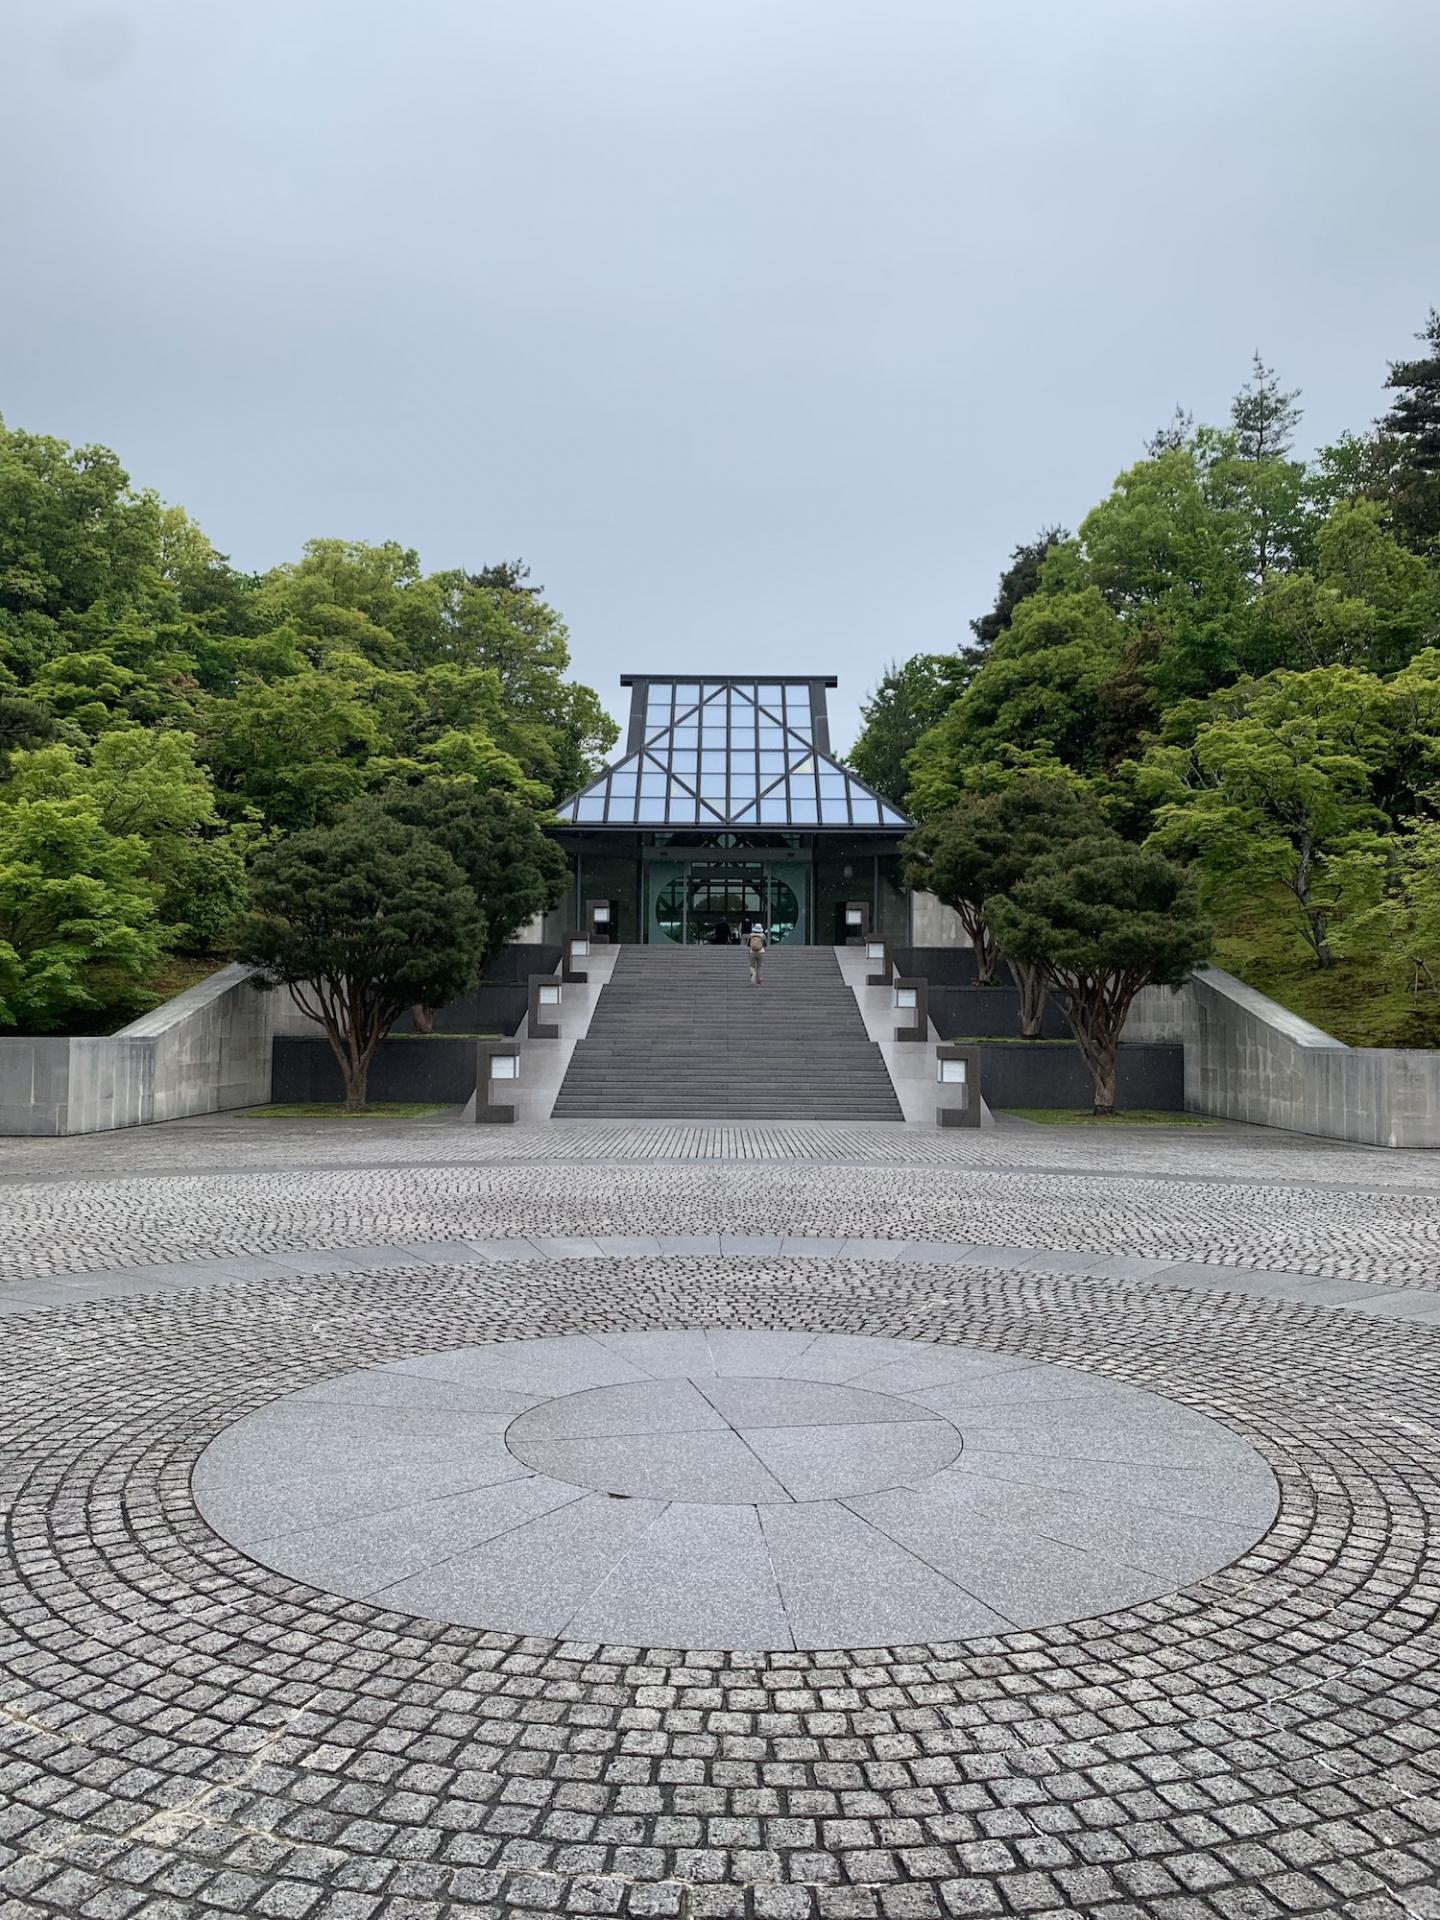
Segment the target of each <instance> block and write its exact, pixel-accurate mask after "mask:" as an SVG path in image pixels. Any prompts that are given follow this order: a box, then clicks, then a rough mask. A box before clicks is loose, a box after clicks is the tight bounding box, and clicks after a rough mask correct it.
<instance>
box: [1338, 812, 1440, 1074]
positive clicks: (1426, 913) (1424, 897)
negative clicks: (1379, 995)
mask: <svg viewBox="0 0 1440 1920" xmlns="http://www.w3.org/2000/svg"><path fill="white" fill-rule="evenodd" d="M1409 827H1410V831H1408V832H1406V833H1400V834H1395V835H1393V836H1392V837H1390V838H1389V839H1387V840H1386V841H1385V842H1384V843H1383V845H1381V846H1379V847H1371V848H1368V849H1366V850H1364V851H1360V852H1356V853H1351V854H1347V855H1342V856H1340V857H1339V858H1338V859H1337V860H1336V862H1335V874H1336V881H1337V884H1338V886H1339V888H1340V890H1341V891H1342V893H1343V894H1344V895H1345V897H1346V900H1347V902H1348V906H1347V911H1346V913H1345V915H1344V917H1343V918H1342V919H1341V920H1340V921H1339V923H1338V925H1337V926H1336V929H1335V934H1334V945H1335V948H1336V951H1337V952H1338V953H1339V954H1341V955H1342V957H1344V958H1347V959H1354V960H1361V961H1363V962H1364V964H1365V966H1366V968H1367V970H1368V971H1369V972H1370V974H1371V975H1372V977H1373V978H1374V980H1375V982H1376V984H1377V985H1378V986H1391V987H1398V988H1399V989H1400V990H1401V991H1402V992H1404V993H1408V994H1409V995H1410V996H1411V998H1412V1003H1413V1008H1414V1015H1413V1020H1414V1025H1415V1026H1416V1027H1417V1028H1418V1029H1419V1030H1420V1031H1419V1034H1418V1035H1417V1037H1419V1038H1421V1039H1423V1040H1424V1041H1425V1042H1426V1043H1428V1044H1434V1041H1435V1038H1436V1029H1437V1026H1440V822H1437V821H1435V820H1416V821H1412V822H1410V823H1409Z"/></svg>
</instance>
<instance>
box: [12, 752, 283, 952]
mask: <svg viewBox="0 0 1440 1920" xmlns="http://www.w3.org/2000/svg"><path fill="white" fill-rule="evenodd" d="M193 747H194V742H193V740H192V738H191V736H190V735H189V734H184V733H151V732H146V731H144V730H143V729H140V728H135V727H130V728H124V729H117V730H115V731H113V732H110V733H105V734H102V735H101V736H100V738H99V739H98V740H97V741H96V742H95V744H94V746H93V747H92V748H90V749H89V750H88V751H87V750H85V749H81V748H77V747H72V746H63V745H53V746H48V747H42V748H38V749H36V750H33V751H30V752H24V753H17V754H13V755H12V756H11V758H10V762H9V769H8V771H9V776H10V777H9V780H8V782H7V783H6V784H5V785H4V786H3V787H0V813H3V809H4V807H5V806H7V805H14V804H15V803H16V802H18V801H21V800H27V799H29V800H81V801H84V802H85V803H86V804H87V805H88V806H89V807H90V808H91V809H92V810H93V812H94V813H95V815H96V817H97V819H98V820H99V822H100V824H101V826H102V827H103V828H104V829H105V831H106V832H107V833H110V834H114V835H117V836H121V837H125V836H133V837H134V838H136V839H138V841H139V842H140V843H141V844H142V845H143V846H144V848H145V858H144V862H143V864H142V866H141V869H140V871H141V873H142V875H143V877H144V878H145V879H146V880H147V881H148V882H149V883H150V885H151V886H152V887H153V889H154V892H155V898H156V902H157V905H158V913H159V918H160V921H161V923H162V925H163V926H164V927H165V929H166V939H167V941H168V942H173V943H176V944H181V945H185V946H188V947H190V948H191V949H192V950H206V949H209V948H210V947H212V946H214V945H216V944H218V943H219V942H221V941H223V940H224V938H225V936H226V934H227V933H228V932H229V929H230V927H231V925H232V923H233V921H234V919H235V916H236V914H237V913H238V912H239V911H240V909H241V907H242V906H243V905H244V901H245V856H246V852H247V849H248V847H249V845H250V844H251V842H252V841H253V839H254V837H255V836H254V830H253V829H252V828H250V827H248V826H247V825H245V824H244V823H242V824H240V825H236V826H230V827H227V826H225V825H223V824H222V822H221V821H220V818H219V816H218V814H217V812H216V809H215V795H214V790H213V788H212V786H211V783H210V778H209V775H208V774H207V773H206V771H205V769H204V768H203V767H201V766H199V765H197V764H196V761H195V759H194V756H193Z"/></svg>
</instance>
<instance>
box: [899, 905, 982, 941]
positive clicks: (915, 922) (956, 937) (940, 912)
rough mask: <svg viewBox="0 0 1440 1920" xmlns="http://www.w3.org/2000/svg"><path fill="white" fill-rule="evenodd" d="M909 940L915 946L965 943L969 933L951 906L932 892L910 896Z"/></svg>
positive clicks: (968, 939) (968, 938)
mask: <svg viewBox="0 0 1440 1920" xmlns="http://www.w3.org/2000/svg"><path fill="white" fill-rule="evenodd" d="M910 944H911V945H912V946H915V947H968V946H969V944H970V936H969V934H968V933H966V931H965V929H964V927H962V926H961V924H960V916H959V914H957V913H956V911H955V909H954V908H953V907H947V906H946V905H945V904H944V903H943V901H940V900H937V899H936V898H935V896H934V894H933V893H912V894H911V896H910Z"/></svg>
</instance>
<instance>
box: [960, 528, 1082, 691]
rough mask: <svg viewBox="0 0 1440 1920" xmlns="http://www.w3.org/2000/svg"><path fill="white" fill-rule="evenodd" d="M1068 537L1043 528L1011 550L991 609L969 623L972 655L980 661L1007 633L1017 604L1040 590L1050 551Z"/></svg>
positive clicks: (1061, 532)
mask: <svg viewBox="0 0 1440 1920" xmlns="http://www.w3.org/2000/svg"><path fill="white" fill-rule="evenodd" d="M1069 538H1070V534H1069V532H1068V531H1067V530H1066V529H1065V528H1064V527H1046V528H1044V529H1043V530H1042V531H1041V532H1040V533H1037V534H1036V536H1035V538H1034V539H1033V540H1022V541H1021V543H1020V545H1019V546H1018V547H1016V548H1015V549H1014V550H1013V552H1012V553H1011V555H1010V564H1009V565H1008V566H1007V567H1006V569H1005V571H1004V572H1003V573H1002V574H1001V576H1000V584H999V585H998V586H997V588H996V589H995V604H994V606H993V607H992V608H991V609H990V611H989V612H988V613H982V614H981V615H980V617H979V618H978V619H977V620H972V621H971V622H970V631H971V633H973V634H974V636H975V645H974V646H973V648H971V649H970V651H971V653H973V654H974V655H975V656H977V657H978V658H979V659H982V660H983V659H984V657H985V656H986V655H987V654H988V653H989V651H990V649H991V648H992V647H993V646H994V644H995V642H996V641H997V640H998V639H999V638H1000V636H1001V634H1002V633H1005V632H1008V630H1009V628H1010V624H1011V622H1012V621H1013V620H1014V618H1015V609H1016V608H1017V607H1018V606H1019V605H1020V602H1021V601H1022V600H1028V599H1029V598H1030V596H1031V594H1032V593H1038V592H1039V591H1040V584H1041V579H1042V576H1043V572H1044V567H1045V562H1046V559H1047V557H1048V555H1049V553H1050V549H1051V548H1052V547H1058V546H1063V545H1064V544H1065V542H1066V541H1068V540H1069Z"/></svg>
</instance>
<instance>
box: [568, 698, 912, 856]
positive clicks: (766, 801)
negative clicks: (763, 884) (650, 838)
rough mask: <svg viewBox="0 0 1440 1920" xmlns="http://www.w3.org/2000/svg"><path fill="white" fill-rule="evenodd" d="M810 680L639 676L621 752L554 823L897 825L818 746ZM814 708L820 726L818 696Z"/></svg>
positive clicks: (883, 805)
mask: <svg viewBox="0 0 1440 1920" xmlns="http://www.w3.org/2000/svg"><path fill="white" fill-rule="evenodd" d="M831 684H832V685H833V684H834V683H833V682H831ZM814 685H815V683H814V682H812V681H800V680H782V681H762V680H704V681H702V680H664V679H660V678H658V677H656V676H654V675H651V676H649V677H648V678H647V679H646V681H645V682H644V683H643V687H639V688H637V697H636V704H635V708H634V711H633V712H632V715H631V727H630V746H631V749H632V750H631V752H629V753H628V754H627V755H626V757H625V758H624V759H623V760H619V761H616V763H615V764H614V765H613V766H610V767H607V768H606V769H605V771H604V772H603V773H602V774H600V775H599V777H598V778H597V779H595V780H592V781H591V782H590V784H589V786H588V787H583V788H582V789H581V790H580V792H579V793H577V794H572V795H571V797H570V798H569V799H568V800H565V801H562V802H561V804H560V806H559V807H558V808H557V809H556V814H557V818H558V820H559V822H560V823H561V824H562V825H564V826H575V827H598V828H615V827H622V828H623V827H648V828H662V827H691V828H699V829H702V830H703V829H705V828H707V827H708V828H718V827H731V828H736V829H738V830H741V831H745V830H751V831H753V830H756V829H762V830H763V829H764V828H766V827H770V828H778V829H782V830H783V829H787V828H802V829H808V830H811V831H816V830H819V831H835V830H837V829H843V830H846V831H852V832H853V831H854V830H855V829H856V828H860V829H861V830H862V831H863V830H865V829H869V830H870V831H871V832H890V833H897V832H898V833H904V832H906V831H907V830H908V829H909V826H910V822H909V821H908V820H907V819H906V818H905V816H904V814H903V813H899V812H897V811H896V809H895V808H894V807H892V806H890V805H889V804H888V803H887V802H886V801H884V800H881V799H880V798H879V797H878V796H877V795H876V794H874V793H872V792H871V791H870V789H869V788H868V787H867V786H865V785H864V784H863V783H862V782H861V781H859V780H857V779H856V778H855V776H854V774H853V773H850V772H848V771H847V770H846V769H845V768H844V767H842V766H841V765H840V763H839V761H837V760H833V759H831V757H830V755H829V754H828V753H825V752H823V751H820V750H817V748H816V746H815V732H816V725H815V721H816V717H817V716H816V714H815V712H814V711H813V708H812V692H811V689H812V687H813V686H814ZM821 698H822V699H823V696H821ZM819 717H820V719H821V723H822V725H823V707H822V709H821V714H820V716H819ZM637 741H638V742H639V744H638V748H637Z"/></svg>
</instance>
